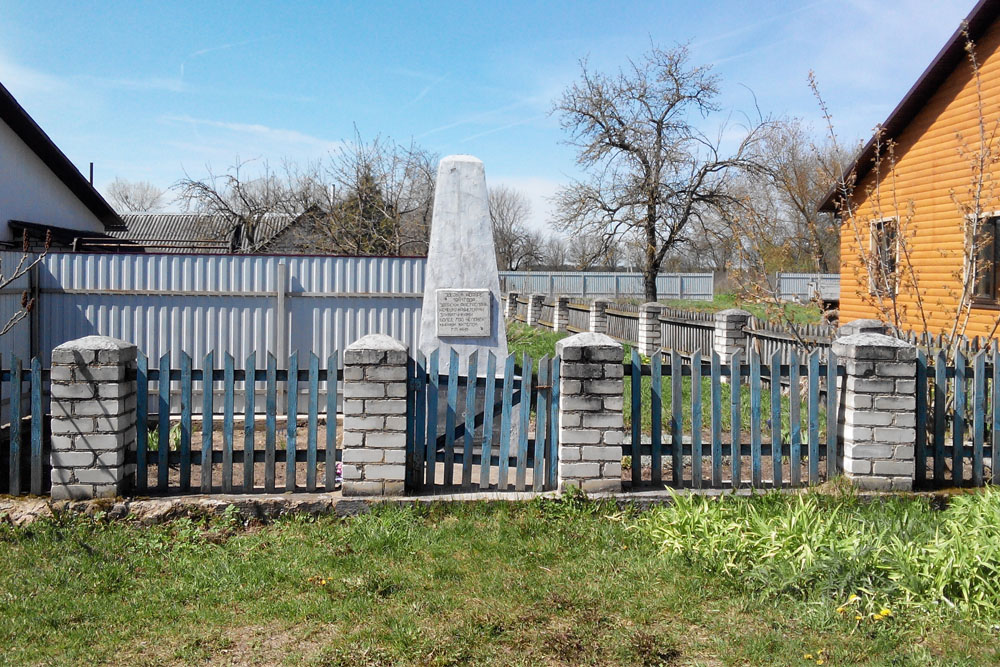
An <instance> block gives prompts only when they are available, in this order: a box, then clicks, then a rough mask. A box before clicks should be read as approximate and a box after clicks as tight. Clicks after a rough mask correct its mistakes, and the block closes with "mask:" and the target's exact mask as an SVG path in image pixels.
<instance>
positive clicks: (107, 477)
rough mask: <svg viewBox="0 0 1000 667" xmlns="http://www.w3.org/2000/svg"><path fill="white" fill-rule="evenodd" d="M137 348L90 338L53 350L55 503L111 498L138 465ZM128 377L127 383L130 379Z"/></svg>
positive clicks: (121, 490)
mask: <svg viewBox="0 0 1000 667" xmlns="http://www.w3.org/2000/svg"><path fill="white" fill-rule="evenodd" d="M135 360H136V347H135V345H132V344H131V343H127V342H125V341H123V340H118V339H116V338H108V337H107V336H87V337H85V338H79V339H77V340H71V341H69V342H66V343H63V344H62V345H60V346H59V347H57V348H55V349H54V350H52V371H51V378H52V389H51V391H52V410H51V411H52V454H51V457H52V499H53V500H63V499H87V498H113V497H114V496H118V495H121V494H122V493H126V492H128V491H129V490H131V487H132V484H133V482H134V478H135V464H134V463H128V464H126V463H125V456H126V453H127V452H129V451H135V443H136V436H135V401H136V381H135ZM126 378H128V379H126Z"/></svg>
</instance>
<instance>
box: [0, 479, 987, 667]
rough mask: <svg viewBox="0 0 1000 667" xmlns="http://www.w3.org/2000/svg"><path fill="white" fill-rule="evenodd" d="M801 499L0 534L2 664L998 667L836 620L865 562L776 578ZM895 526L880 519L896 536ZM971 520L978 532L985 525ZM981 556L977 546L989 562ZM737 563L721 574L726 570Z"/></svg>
mask: <svg viewBox="0 0 1000 667" xmlns="http://www.w3.org/2000/svg"><path fill="white" fill-rule="evenodd" d="M793 502H794V500H787V501H784V500H777V499H774V498H772V497H766V498H755V499H754V500H749V501H734V500H733V499H727V500H725V501H723V502H717V503H715V505H716V506H719V507H724V508H725V509H726V511H729V512H731V514H729V515H727V514H724V513H717V514H716V515H712V516H713V518H712V519H711V520H710V521H699V519H698V517H699V516H700V515H701V514H708V513H710V511H711V510H710V509H706V508H704V507H701V506H698V505H694V504H689V505H686V506H680V509H678V510H677V511H675V512H673V513H671V510H670V509H663V510H657V511H654V512H652V513H649V514H647V515H640V514H639V513H637V512H634V511H624V512H622V511H619V510H618V509H617V508H616V507H615V506H613V505H609V504H596V503H593V502H590V501H586V500H584V499H581V498H579V497H576V496H570V497H568V498H564V499H562V500H537V501H534V502H531V503H525V504H506V503H492V504H491V503H477V504H468V505H450V506H431V507H388V506H387V507H382V508H378V509H376V510H375V511H374V512H372V513H371V514H368V515H364V516H359V517H355V518H351V519H346V520H341V519H337V518H334V517H323V518H319V519H310V518H304V517H286V518H284V519H281V520H279V521H278V522H276V523H274V524H271V525H264V526H260V525H249V526H246V525H244V524H243V523H242V522H241V521H240V520H239V518H238V517H237V516H236V515H235V514H234V513H229V514H227V516H225V517H223V518H215V519H211V520H209V519H180V520H175V521H173V522H172V523H168V524H165V525H160V526H152V527H142V526H140V525H137V524H134V523H127V522H106V521H104V520H102V519H100V518H97V519H96V520H92V519H89V518H86V517H79V518H70V517H60V518H59V519H57V520H51V521H41V522H38V523H36V524H34V525H32V526H30V527H25V528H15V527H13V526H10V525H9V524H0V545H2V546H0V549H2V552H3V554H4V555H3V558H0V591H2V593H0V596H2V597H0V599H2V600H3V603H2V604H0V642H2V646H3V647H4V649H3V652H2V654H0V662H2V663H5V664H19V665H20V664H66V665H70V664H190V663H204V664H315V665H347V664H350V665H389V664H404V665H409V664H413V665H417V664H419V665H450V664H498V665H499V664H502V665H511V664H513V665H534V664H555V665H575V664H617V665H651V664H692V663H693V664H734V665H735V664H790V665H791V664H819V663H820V661H822V662H824V663H826V662H828V663H831V664H858V663H867V664H887V663H890V662H891V663H892V664H900V665H919V664H938V663H939V662H942V661H945V660H946V659H947V661H950V662H951V663H953V664H990V663H995V662H996V661H997V660H1000V653H998V651H997V642H996V637H995V633H994V631H992V630H991V629H990V627H989V626H988V625H984V624H983V622H984V620H985V619H984V618H983V617H970V616H969V615H967V614H966V613H965V612H964V611H963V610H962V609H958V608H951V607H946V606H937V607H935V608H933V609H928V608H925V607H921V606H920V605H911V606H907V605H895V604H894V608H893V610H892V611H893V614H892V615H891V616H886V617H885V618H883V619H882V620H880V621H877V622H876V621H870V620H865V621H864V622H860V623H859V622H858V621H856V620H855V619H854V618H853V615H850V617H849V616H848V615H846V614H843V613H838V612H837V608H838V607H839V606H841V605H842V604H843V601H844V599H843V593H845V592H846V591H847V590H849V589H848V588H845V587H843V586H841V587H840V588H838V587H837V586H836V585H828V584H826V583H824V582H825V581H826V579H829V580H831V581H834V582H836V581H840V580H843V581H845V582H847V584H849V585H850V586H854V585H855V584H857V583H858V582H859V581H861V580H859V579H858V578H857V577H856V576H855V575H854V574H853V573H854V572H855V571H858V570H861V569H862V565H863V567H864V568H868V567H870V566H871V564H872V562H871V560H870V559H866V560H862V561H861V563H862V565H856V564H855V563H854V562H853V561H848V560H846V559H848V558H849V557H851V556H856V555H857V551H845V552H843V553H838V554H837V557H832V556H831V557H830V558H828V559H826V560H824V561H823V563H824V567H826V568H828V569H826V570H825V571H824V572H825V573H826V579H824V578H823V577H817V576H815V575H813V576H811V577H810V578H808V579H807V580H806V583H804V584H802V585H800V586H798V587H796V586H781V587H775V586H772V585H770V584H768V583H767V582H769V581H770V578H769V577H768V576H766V575H767V568H768V567H771V568H773V569H775V570H777V569H779V566H778V565H776V564H773V563H772V562H768V561H767V559H766V558H762V557H761V556H762V555H764V554H771V555H770V561H777V560H782V561H787V562H794V560H795V558H796V557H797V554H796V552H794V550H792V549H791V548H789V547H788V546H786V545H785V544H784V543H781V544H777V545H776V546H768V544H769V543H768V542H767V540H766V534H765V533H766V531H765V530H764V527H765V526H766V522H767V521H777V520H778V518H780V517H785V516H787V515H789V511H788V509H787V508H788V507H792V508H794V505H793V504H792V503H793ZM822 502H824V503H828V504H824V505H820V508H821V509H823V510H825V512H824V515H823V518H824V519H826V518H828V517H836V518H837V521H839V522H840V523H842V524H843V527H842V530H841V532H848V531H849V530H850V529H851V527H852V526H853V525H854V524H853V523H852V521H854V515H855V514H858V513H862V512H865V510H864V507H863V506H862V505H860V504H857V503H853V502H851V503H848V501H839V500H835V499H828V500H824V501H822ZM899 502H900V509H894V510H893V511H892V514H891V517H896V518H898V517H899V516H900V515H901V514H902V513H903V512H904V510H905V511H910V512H911V514H910V516H912V522H913V524H914V526H916V524H917V523H918V522H919V524H920V526H921V527H920V528H919V529H918V528H917V527H914V529H913V531H911V533H908V534H913V535H920V536H928V535H931V534H932V533H933V530H934V529H935V528H937V527H939V526H940V525H942V523H941V522H943V521H945V520H946V519H945V518H944V517H943V516H942V517H941V518H939V519H935V515H934V513H933V512H931V511H929V509H928V508H926V507H925V504H922V503H923V501H919V500H911V501H899ZM973 502H974V501H973ZM907 503H908V504H907ZM751 507H758V508H759V513H758V520H759V521H761V522H762V524H761V526H760V527H758V526H755V525H743V524H737V525H732V524H730V523H727V521H729V520H731V519H740V520H742V519H743V517H744V514H746V513H747V512H749V510H748V509H747V508H751ZM906 508H912V509H910V510H906ZM983 510H984V512H985V511H986V510H987V508H985V507H984V508H983ZM990 511H992V510H990ZM800 514H801V513H800ZM878 514H879V512H878V511H877V510H876V509H872V510H871V511H868V513H867V514H866V515H865V516H868V517H870V518H872V520H875V518H877V516H878ZM956 518H957V517H956ZM895 520H896V519H891V520H890V519H886V521H885V525H886V527H887V528H888V527H889V526H891V525H893V523H892V521H895ZM830 522H832V519H831V520H830V521H829V522H828V523H830ZM678 523H680V524H683V525H690V526H692V527H696V526H702V528H703V529H702V532H701V533H695V532H694V531H693V530H692V531H689V532H692V534H704V535H708V536H709V537H712V536H714V538H716V539H719V540H720V544H725V543H726V542H725V540H724V539H721V538H726V537H728V536H734V537H733V540H735V539H736V537H735V536H740V535H745V536H746V539H747V542H748V543H749V544H753V545H756V546H754V548H752V549H749V548H748V550H747V551H746V552H745V554H743V555H739V553H737V552H736V551H734V550H732V549H726V550H725V551H723V552H722V553H720V554H716V553H714V552H713V551H712V550H711V547H710V545H709V543H708V542H704V541H703V542H692V543H691V544H690V545H688V542H687V537H686V535H687V533H684V532H680V533H677V534H678V535H681V536H682V538H681V541H680V542H679V543H677V544H674V543H671V542H670V541H669V540H668V539H667V537H666V533H664V532H663V531H664V529H663V526H676V525H678ZM786 523H787V521H786ZM678 530H679V529H678ZM955 530H956V531H958V530H960V526H957V525H956V526H955ZM977 530H983V531H986V530H989V529H988V528H987V526H985V525H983V523H982V522H980V523H979V524H977ZM993 531H994V532H995V529H993ZM804 534H807V535H813V533H804ZM958 534H959V533H957V532H956V533H955V535H956V536H957V535H958ZM720 535H721V538H720V537H719V536H720ZM864 539H865V536H864V534H862V535H861V536H860V537H859V538H858V539H857V540H855V541H856V542H857V543H858V544H862V543H863V542H864ZM771 542H774V540H772V541H771ZM793 544H799V543H793ZM819 544H825V542H822V541H821V542H819ZM920 544H922V542H920V543H918V544H917V546H919V545H920ZM991 544H992V543H991ZM985 546H986V545H985V544H984V549H982V550H979V551H978V552H977V554H978V555H979V556H983V557H985V558H986V561H985V562H987V563H990V564H992V563H995V561H996V556H995V555H993V556H990V555H989V553H988V552H986V551H985ZM993 553H994V554H996V553H997V552H996V551H994V552H993ZM733 554H736V555H733ZM727 559H729V560H732V562H733V563H734V565H733V567H731V568H730V569H726V568H724V567H720V565H719V564H720V563H723V562H729V560H727ZM968 564H970V565H971V564H973V561H972V560H971V559H970V560H968ZM743 572H745V573H746V575H747V576H746V577H744V576H742V573H743ZM957 574H961V576H966V575H969V574H970V570H969V569H968V568H963V569H961V570H959V571H958V573H957ZM987 574H988V572H985V571H983V572H982V573H981V576H980V578H979V579H976V581H981V580H982V578H983V576H985V575H987ZM792 580H793V581H794V580H795V579H794V577H792ZM813 581H818V582H819V583H811V582H813ZM762 582H763V585H762ZM845 585H846V584H845ZM834 592H836V594H834ZM994 602H995V601H994ZM878 604H882V602H881V601H878V602H876V606H877V605H878ZM994 613H995V612H994ZM807 656H808V657H807Z"/></svg>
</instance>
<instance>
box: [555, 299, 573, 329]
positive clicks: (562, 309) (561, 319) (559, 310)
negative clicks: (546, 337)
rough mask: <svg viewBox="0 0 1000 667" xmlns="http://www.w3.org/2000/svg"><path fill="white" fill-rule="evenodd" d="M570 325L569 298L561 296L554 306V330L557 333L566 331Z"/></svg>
mask: <svg viewBox="0 0 1000 667" xmlns="http://www.w3.org/2000/svg"><path fill="white" fill-rule="evenodd" d="M568 324H569V297H567V296H560V297H557V298H556V302H555V304H554V305H553V306H552V330H553V331H555V332H559V331H566V326H567V325H568Z"/></svg>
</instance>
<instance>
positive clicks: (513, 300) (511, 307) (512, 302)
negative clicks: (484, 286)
mask: <svg viewBox="0 0 1000 667" xmlns="http://www.w3.org/2000/svg"><path fill="white" fill-rule="evenodd" d="M515 315H517V292H507V308H506V310H505V311H504V314H503V316H504V317H505V318H506V319H508V320H512V319H514V316H515Z"/></svg>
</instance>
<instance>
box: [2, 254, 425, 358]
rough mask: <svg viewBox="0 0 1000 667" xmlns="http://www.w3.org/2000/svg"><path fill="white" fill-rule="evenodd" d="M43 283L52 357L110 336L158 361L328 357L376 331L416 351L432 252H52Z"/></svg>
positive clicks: (42, 332)
mask: <svg viewBox="0 0 1000 667" xmlns="http://www.w3.org/2000/svg"><path fill="white" fill-rule="evenodd" d="M38 281H39V293H40V294H39V313H38V318H37V325H36V326H37V327H38V331H37V332H36V339H37V340H36V343H35V345H36V349H37V351H38V352H39V353H40V355H41V357H42V360H43V363H44V364H46V365H47V364H48V362H49V354H50V352H51V350H52V348H53V347H55V346H56V345H59V344H60V343H62V342H65V341H67V340H72V339H74V338H79V337H81V336H86V335H89V334H101V335H107V336H114V337H116V338H121V339H124V340H127V341H129V342H133V343H135V344H136V345H138V346H139V349H141V350H142V351H143V352H144V353H146V354H147V355H148V356H149V357H150V358H154V359H155V358H158V357H159V356H160V355H162V354H164V353H166V352H170V353H171V354H172V355H175V356H176V355H178V354H179V353H180V352H181V351H184V352H187V353H188V354H190V355H191V356H192V357H193V359H194V363H195V364H196V366H195V367H196V368H199V367H200V365H201V360H202V358H203V357H204V355H205V354H206V353H207V352H209V351H214V352H215V358H216V360H220V363H221V359H222V358H223V356H224V355H225V354H227V353H228V354H232V355H233V356H234V357H235V358H236V359H237V362H238V363H242V360H243V359H245V358H246V357H247V355H249V354H250V352H252V351H256V352H257V353H258V355H261V354H264V353H266V352H272V353H274V354H275V356H277V357H278V358H279V359H281V358H285V359H287V358H288V355H289V354H290V353H291V352H295V351H298V352H299V354H300V356H302V355H306V354H308V353H310V352H312V353H315V354H316V355H317V356H319V358H321V359H326V358H327V357H328V356H329V355H330V354H331V353H332V352H334V351H335V350H343V349H344V348H345V347H346V346H347V345H349V344H350V343H352V342H354V341H355V340H357V339H358V338H360V337H361V336H364V335H366V334H368V333H374V332H378V333H385V334H388V335H390V336H393V337H394V338H397V339H399V340H401V341H403V342H405V343H406V344H408V345H410V346H411V349H414V348H415V347H416V345H417V342H418V341H417V338H418V335H419V328H420V309H421V304H422V301H423V288H424V259H422V258H397V257H303V256H288V257H284V256H276V255H117V254H82V253H80V254H71V253H51V254H49V255H48V256H47V257H45V258H44V259H43V260H42V263H41V264H40V265H39V266H38ZM22 325H24V323H22ZM19 326H20V325H19ZM25 329H27V327H25ZM19 335H25V332H23V331H22V332H20V333H19ZM28 335H29V336H30V334H28Z"/></svg>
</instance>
